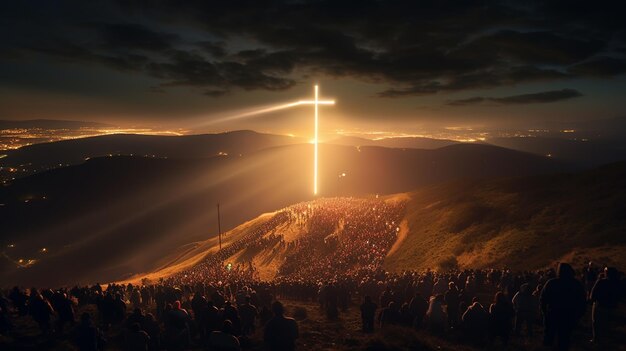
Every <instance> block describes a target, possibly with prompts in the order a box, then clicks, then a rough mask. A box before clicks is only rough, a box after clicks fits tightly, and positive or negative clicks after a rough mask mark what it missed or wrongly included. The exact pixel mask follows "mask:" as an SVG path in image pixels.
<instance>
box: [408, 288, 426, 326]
mask: <svg viewBox="0 0 626 351" xmlns="http://www.w3.org/2000/svg"><path fill="white" fill-rule="evenodd" d="M409 310H410V311H411V315H413V327H414V328H416V329H419V328H421V327H422V324H423V322H424V316H425V315H426V311H427V310H428V301H426V299H425V298H424V297H422V294H421V293H419V292H417V293H415V296H414V297H413V299H411V303H410V304H409Z"/></svg>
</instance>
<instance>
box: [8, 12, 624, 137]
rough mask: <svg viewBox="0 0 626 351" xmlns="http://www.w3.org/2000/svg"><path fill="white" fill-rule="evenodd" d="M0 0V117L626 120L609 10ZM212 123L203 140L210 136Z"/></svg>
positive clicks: (620, 61)
mask: <svg viewBox="0 0 626 351" xmlns="http://www.w3.org/2000/svg"><path fill="white" fill-rule="evenodd" d="M417 3H418V1H366V0H359V1H338V0H330V1H257V0H251V1H236V0H228V1H145V2H142V1H130V2H127V1H119V2H116V1H3V2H2V4H1V5H0V119H33V118H47V119H71V120H85V121H99V122H107V123H118V124H129V125H134V124H149V125H163V126H166V127H180V128H198V129H202V130H208V131H211V130H215V131H220V130H229V129H242V128H248V129H255V130H259V131H267V132H277V133H295V134H303V133H308V132H309V131H310V128H309V127H310V126H309V124H307V125H304V124H303V123H302V118H299V116H301V115H302V114H303V113H305V111H303V110H302V109H300V108H298V109H293V110H286V111H283V112H281V113H276V114H272V115H263V116H262V117H259V118H254V119H243V120H239V121H237V122H222V123H213V124H212V123H211V121H212V120H215V119H219V118H223V117H224V116H228V115H229V114H230V113H236V112H237V111H240V110H242V109H244V110H245V109H248V108H254V107H256V106H265V105H270V104H274V103H283V102H288V101H293V100H298V99H301V98H310V96H311V94H312V85H313V84H315V83H319V84H320V85H321V88H320V89H321V94H322V96H323V97H328V98H333V99H336V100H337V105H336V106H334V107H327V108H324V110H323V116H324V120H323V124H322V128H323V129H324V130H325V131H326V132H327V133H328V132H329V131H333V130H337V129H343V130H360V131H375V130H387V131H395V132H399V133H400V132H401V133H411V132H414V131H415V130H416V129H417V128H428V127H433V128H434V127H438V128H439V127H446V126H465V127H474V126H483V127H484V126H492V127H494V128H505V127H508V126H520V127H524V128H532V127H535V126H539V125H540V124H542V123H546V122H549V123H556V125H558V124H559V123H563V126H566V124H567V123H568V122H571V121H580V120H588V121H589V120H600V119H607V118H616V117H623V116H626V103H625V102H624V92H625V91H626V75H625V74H624V73H626V20H624V18H625V17H624V13H625V12H624V10H623V9H622V8H621V6H619V5H618V4H619V2H617V1H614V2H603V1H536V2H532V1H524V2H519V3H516V2H512V1H505V2H501V1H475V2H470V1H454V2H447V1H436V0H435V1H419V4H417ZM203 128H204V129H203Z"/></svg>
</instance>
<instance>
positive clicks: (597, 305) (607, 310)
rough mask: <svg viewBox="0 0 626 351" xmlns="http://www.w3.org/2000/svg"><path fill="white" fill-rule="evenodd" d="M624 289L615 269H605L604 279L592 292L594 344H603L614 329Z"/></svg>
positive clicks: (597, 283)
mask: <svg viewBox="0 0 626 351" xmlns="http://www.w3.org/2000/svg"><path fill="white" fill-rule="evenodd" d="M621 294H622V287H621V283H620V280H619V273H618V271H617V270H616V269H615V268H605V270H604V277H602V278H601V279H599V280H598V281H597V282H596V284H595V285H594V287H593V289H592V290H591V298H590V300H591V302H593V309H592V327H593V340H592V341H593V342H601V341H603V339H605V337H606V335H609V334H610V332H611V330H612V329H613V327H614V325H615V322H616V319H617V316H615V312H616V311H617V307H618V305H619V301H620V298H621Z"/></svg>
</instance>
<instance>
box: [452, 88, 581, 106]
mask: <svg viewBox="0 0 626 351" xmlns="http://www.w3.org/2000/svg"><path fill="white" fill-rule="evenodd" d="M581 96H583V94H582V93H581V92H579V91H578V90H574V89H561V90H551V91H543V92H540V93H531V94H520V95H512V96H505V97H482V96H476V97H471V98H467V99H458V100H451V101H448V103H447V105H450V106H467V105H477V104H482V103H485V102H490V103H495V104H500V105H515V104H538V103H539V104H545V103H550V102H557V101H562V100H568V99H573V98H577V97H581Z"/></svg>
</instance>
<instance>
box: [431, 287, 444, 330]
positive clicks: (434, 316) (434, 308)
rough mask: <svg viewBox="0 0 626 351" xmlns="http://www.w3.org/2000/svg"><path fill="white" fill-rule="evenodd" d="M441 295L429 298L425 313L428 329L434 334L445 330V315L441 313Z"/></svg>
mask: <svg viewBox="0 0 626 351" xmlns="http://www.w3.org/2000/svg"><path fill="white" fill-rule="evenodd" d="M443 302H444V301H443V295H442V294H439V295H436V296H431V297H430V301H429V303H428V311H426V320H427V321H428V328H430V330H431V331H433V332H435V333H443V331H444V330H445V329H446V320H447V316H446V313H445V312H444V311H443Z"/></svg>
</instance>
